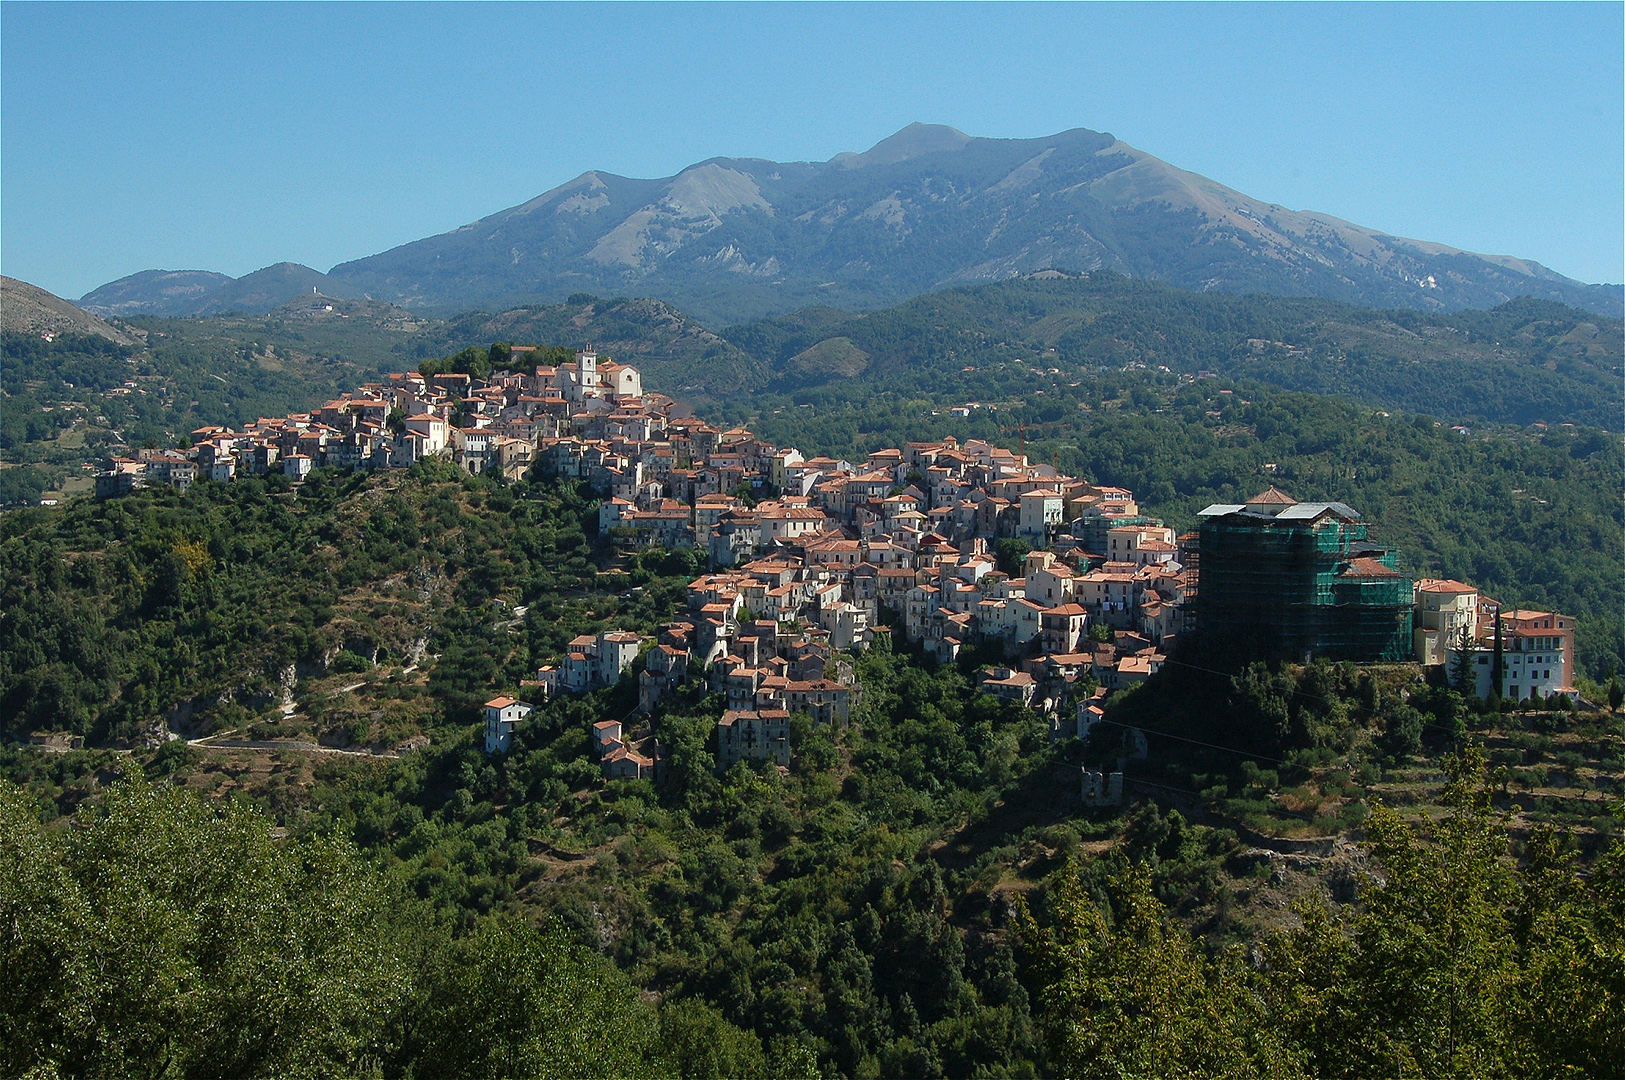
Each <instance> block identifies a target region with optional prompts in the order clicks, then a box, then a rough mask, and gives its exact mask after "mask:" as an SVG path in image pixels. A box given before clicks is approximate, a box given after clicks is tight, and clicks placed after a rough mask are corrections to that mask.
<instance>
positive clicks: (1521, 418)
mask: <svg viewBox="0 0 1625 1080" xmlns="http://www.w3.org/2000/svg"><path fill="white" fill-rule="evenodd" d="M723 335H724V336H725V337H726V338H727V339H728V340H729V341H732V342H733V343H735V344H736V345H738V346H739V347H740V348H741V349H743V350H744V351H745V352H746V353H748V354H750V355H752V356H755V357H756V358H757V359H758V360H759V361H760V362H761V363H762V364H763V365H764V366H765V367H766V368H767V369H768V370H769V371H771V372H772V378H771V381H770V383H769V385H770V386H771V387H772V388H773V389H776V390H782V391H793V390H795V389H798V388H802V387H811V386H817V385H820V384H824V383H833V382H836V381H839V380H842V379H852V378H856V377H859V376H861V377H863V378H865V379H869V380H883V381H889V382H892V383H896V384H899V385H898V388H899V389H905V386H904V385H903V384H907V383H908V382H909V381H910V380H913V381H914V382H915V384H916V385H918V386H922V387H923V386H924V385H926V384H928V383H935V384H936V385H938V386H941V385H943V383H944V382H945V381H946V380H952V379H957V378H958V377H959V375H960V373H961V371H962V369H964V368H965V367H966V366H967V365H969V366H977V365H986V364H988V363H990V362H1001V363H1009V362H1012V361H1017V360H1020V361H1024V362H1026V363H1029V364H1033V363H1036V364H1038V365H1040V366H1044V367H1053V366H1059V367H1062V368H1064V369H1066V370H1067V371H1069V372H1072V373H1073V374H1082V373H1087V372H1090V371H1099V370H1117V369H1122V368H1125V367H1133V366H1144V367H1147V368H1153V369H1154V368H1158V367H1166V368H1168V369H1169V370H1171V371H1174V372H1182V373H1188V374H1194V373H1196V372H1198V371H1208V372H1212V373H1214V374H1218V375H1222V376H1226V377H1230V378H1246V379H1256V380H1258V381H1260V382H1266V383H1269V384H1272V385H1275V386H1278V387H1281V388H1283V389H1288V390H1303V391H1309V392H1313V393H1320V394H1336V395H1340V396H1344V397H1349V398H1353V399H1355V400H1358V401H1363V402H1366V403H1368V404H1371V405H1376V406H1379V407H1386V408H1394V409H1403V410H1406V411H1409V412H1420V413H1428V414H1432V415H1435V416H1440V417H1448V418H1451V419H1469V420H1483V421H1491V422H1497V423H1518V424H1528V423H1534V422H1537V421H1543V422H1547V423H1561V422H1573V423H1585V424H1593V425H1596V426H1600V427H1607V428H1610V429H1614V430H1617V429H1618V428H1619V425H1620V423H1621V409H1622V405H1625V402H1622V399H1621V392H1620V386H1621V378H1622V371H1625V369H1622V363H1625V334H1622V323H1621V322H1620V320H1618V319H1605V318H1601V317H1598V316H1593V315H1589V314H1587V313H1585V312H1583V311H1578V310H1575V309H1572V308H1564V307H1562V306H1561V305H1557V304H1551V303H1546V302H1541V301H1530V300H1523V301H1516V302H1512V303H1508V304H1505V305H1502V306H1501V307H1498V308H1496V309H1494V310H1493V311H1488V312H1481V311H1459V312H1453V313H1440V314H1423V313H1420V312H1414V311H1406V310H1399V311H1395V310H1386V311H1385V310H1376V309H1371V308H1360V307H1355V306H1353V305H1350V304H1343V303H1338V302H1336V301H1329V300H1319V299H1311V298H1284V297H1274V296H1264V295H1251V296H1239V297H1238V296H1227V295H1222V294H1215V293H1192V292H1187V291H1185V290H1181V289H1175V288H1171V287H1169V286H1166V285H1161V284H1157V283H1154V282H1146V281H1137V280H1133V279H1129V278H1125V277H1122V276H1120V275H1117V274H1112V273H1095V274H1090V275H1065V274H1060V273H1056V272H1041V273H1038V274H1033V275H1027V276H1025V277H1023V278H1020V279H1017V280H1015V281H1009V282H1001V283H998V284H995V285H983V286H977V287H972V288H962V289H953V290H948V291H945V292H941V293H934V294H931V295H929V296H923V297H918V298H916V299H913V300H909V301H906V302H904V303H903V304H900V305H898V306H896V307H893V308H887V309H884V310H881V311H876V312H872V313H869V314H863V315H849V314H845V313H842V312H839V311H835V310H832V309H829V308H822V307H821V308H813V309H808V310H805V311H799V312H794V313H792V314H789V315H786V316H782V317H779V318H776V319H767V320H761V321H758V322H755V323H749V324H746V325H742V326H734V327H729V328H728V329H727V330H725V331H723ZM837 356H839V357H840V361H839V362H835V361H834V359H833V358H835V357H837ZM860 357H861V359H860Z"/></svg>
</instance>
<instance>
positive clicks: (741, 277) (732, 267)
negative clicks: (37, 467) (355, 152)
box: [82, 124, 1625, 325]
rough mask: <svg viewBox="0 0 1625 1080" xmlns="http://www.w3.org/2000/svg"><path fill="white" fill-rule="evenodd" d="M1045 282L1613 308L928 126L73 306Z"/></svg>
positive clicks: (1384, 238) (1109, 149) (1298, 215)
mask: <svg viewBox="0 0 1625 1080" xmlns="http://www.w3.org/2000/svg"><path fill="white" fill-rule="evenodd" d="M1046 269H1060V270H1066V271H1090V270H1096V269H1107V270H1112V271H1115V272H1118V273H1121V274H1125V275H1127V276H1130V277H1135V278H1143V279H1149V280H1155V281H1161V282H1165V283H1168V284H1172V285H1177V286H1180V287H1182V288H1186V289H1193V290H1196V291H1201V292H1224V293H1251V292H1266V293H1273V294H1277V295H1283V296H1318V297H1323V298H1327V299H1334V300H1341V301H1345V302H1348V303H1354V304H1362V305H1366V306H1372V307H1383V308H1411V309H1416V310H1421V311H1450V310H1456V309H1460V308H1490V307H1494V306H1495V305H1497V304H1501V303H1504V302H1506V301H1508V300H1511V299H1515V298H1517V297H1520V296H1533V297H1536V298H1539V299H1545V300H1553V301H1557V302H1559V303H1564V304H1568V305H1572V306H1575V307H1580V308H1584V309H1586V310H1590V311H1594V312H1597V313H1599V314H1603V315H1609V316H1616V317H1617V316H1619V315H1621V314H1625V301H1622V294H1621V290H1620V287H1618V286H1604V285H1587V284H1584V283H1581V282H1577V281H1574V280H1572V279H1569V278H1566V277H1563V276H1562V275H1561V274H1557V273H1555V272H1553V271H1551V270H1549V269H1547V268H1546V267H1544V266H1541V265H1540V264H1539V263H1535V262H1530V261H1527V260H1523V259H1517V258H1512V257H1508V256H1500V255H1478V254H1474V253H1471V252H1466V251H1461V250H1459V249H1456V248H1452V247H1448V246H1445V245H1443V244H1438V243H1432V242H1427V241H1420V240H1410V239H1405V238H1403V237H1396V236H1392V235H1389V234H1386V233H1383V232H1381V231H1379V230H1375V229H1371V228H1366V227H1363V226H1359V225H1354V224H1351V223H1349V222H1346V221H1342V220H1340V219H1338V218H1335V217H1331V216H1328V215H1325V214H1320V213H1313V212H1307V211H1294V210H1288V209H1287V208H1285V207H1282V206H1277V205H1273V204H1269V203H1264V202H1260V201H1259V200H1257V199H1253V198H1251V197H1249V196H1247V195H1244V194H1242V193H1241V192H1238V191H1235V190H1234V189H1232V188H1228V187H1225V186H1224V185H1222V184H1219V183H1217V182H1215V181H1213V180H1210V179H1207V178H1206V177H1202V176H1198V175H1196V174H1194V173H1190V172H1185V171H1184V170H1181V169H1178V168H1176V167H1175V166H1173V165H1170V164H1168V163H1167V162H1164V161H1161V160H1160V159H1158V158H1156V157H1153V156H1152V155H1150V154H1147V153H1144V152H1143V151H1140V150H1137V149H1135V148H1134V147H1132V146H1129V145H1128V144H1126V143H1123V142H1121V141H1119V140H1117V139H1116V138H1114V137H1113V136H1111V135H1109V134H1105V133H1101V132H1095V131H1088V130H1086V129H1082V128H1079V129H1075V130H1072V131H1066V132H1061V133H1060V134H1057V135H1051V136H1048V137H1045V138H1039V139H985V138H974V137H972V136H969V135H966V134H964V133H962V132H959V131H956V130H954V129H953V128H949V127H942V126H933V125H925V124H912V125H910V126H909V127H906V128H904V129H903V130H902V131H899V132H898V133H897V134H895V135H893V136H891V137H890V138H887V139H885V140H883V141H882V142H880V143H878V144H876V145H875V146H874V147H873V148H872V149H870V150H869V151H867V152H866V153H862V154H840V155H837V156H836V157H834V158H832V159H830V160H829V161H825V162H773V161H766V160H762V159H754V158H712V159H710V160H707V161H703V162H700V163H699V164H696V165H693V166H690V167H689V168H687V169H684V170H683V171H682V172H680V173H678V174H677V175H675V176H671V177H665V178H662V179H655V180H637V179H629V178H627V177H622V176H616V175H613V174H611V173H605V172H600V171H592V172H586V173H583V174H582V175H580V176H579V177H577V178H576V179H575V180H572V181H570V182H569V183H567V184H564V185H562V186H560V187H558V188H555V189H553V190H552V191H549V192H546V193H544V194H542V195H539V196H537V197H536V198H534V199H531V200H530V201H528V202H525V203H523V204H521V205H519V206H515V207H511V208H509V209H507V210H503V211H500V212H498V213H495V214H492V215H490V216H489V217H485V218H482V219H480V220H479V221H476V222H472V223H470V224H468V225H464V226H462V227H461V228H459V229H456V230H454V231H452V232H449V233H444V234H441V235H439V236H432V237H428V238H425V239H422V240H417V241H414V242H412V243H408V244H404V245H402V246H400V247H397V248H393V249H391V250H389V251H385V252H382V253H380V254H377V255H373V256H370V257H368V258H364V259H358V260H355V261H353V262H347V263H342V264H340V265H338V266H335V267H333V269H332V270H331V271H329V273H328V274H327V275H321V274H320V273H318V272H317V271H315V270H312V269H310V268H309V267H302V266H297V265H296V264H286V263H285V264H279V265H278V266H276V267H268V268H266V269H265V270H261V271H256V272H255V273H254V274H250V275H248V276H247V277H245V278H243V279H240V280H238V281H236V282H224V281H217V280H215V278H217V277H220V276H221V275H208V276H207V280H205V279H204V277H202V276H198V275H203V272H201V271H187V272H181V273H179V274H172V273H166V272H160V271H146V272H144V273H142V274H137V275H132V276H131V277H129V278H124V279H121V280H120V281H118V282H113V283H111V284H109V285H106V286H103V287H102V288H100V289H97V290H95V291H94V292H92V293H90V294H88V295H87V296H86V297H85V298H84V299H83V301H82V302H83V304H84V305H85V306H86V307H87V308H88V309H89V310H92V311H97V312H101V313H106V314H135V313H138V312H145V313H151V314H198V313H203V312H206V311H224V310H242V311H259V310H268V308H269V307H274V306H276V304H275V303H272V302H271V301H272V300H273V299H276V298H278V297H280V299H276V303H280V302H282V301H285V300H287V299H290V298H291V297H292V296H293V295H295V294H296V293H297V291H300V290H299V289H298V288H297V286H298V285H300V284H303V286H304V289H303V291H309V289H310V288H311V287H312V286H314V287H317V288H319V289H320V291H321V292H322V293H323V294H325V295H330V296H361V295H365V296H369V297H372V298H374V299H378V300H385V301H388V302H390V303H394V304H399V305H402V306H406V307H414V308H420V309H427V310H434V311H439V312H450V311H455V310H467V309H469V308H474V307H480V308H486V309H490V310H497V309H501V308H504V307H513V306H515V305H517V304H520V303H526V302H531V303H534V302H537V301H546V302H552V303H557V302H559V301H562V300H565V299H566V298H567V297H568V296H569V295H570V294H573V293H581V292H587V293H595V294H599V295H612V296H637V297H650V298H658V299H663V300H666V301H668V302H671V303H673V304H676V305H677V306H678V307H680V308H682V309H683V310H685V311H688V312H690V313H691V314H693V315H694V316H695V317H696V318H699V319H701V320H703V321H706V322H708V323H712V324H716V325H721V324H724V323H737V322H744V321H747V320H749V319H753V318H759V317H763V316H769V315H777V314H783V313H785V312H789V311H793V310H796V309H799V308H804V307H808V306H831V307H837V308H844V309H849V310H867V309H874V308H877V307H882V306H885V305H887V304H892V303H896V302H898V301H901V300H904V299H907V298H908V297H911V296H916V295H920V294H923V293H927V292H931V291H933V290H939V289H942V288H945V287H950V286H953V285H959V284H972V283H977V282H987V281H997V280H1002V279H1006V278H1011V277H1016V276H1019V275H1023V274H1030V273H1033V272H1035V271H1041V270H1046ZM250 279H256V280H254V281H252V282H251V281H250ZM211 282H212V285H211V284H210V283H211ZM244 283H250V284H248V285H245V284H244ZM290 289H292V290H293V291H289V290H290ZM183 290H191V291H186V292H184V295H183ZM232 290H237V291H232ZM118 305H123V306H122V308H121V307H119V306H118ZM142 305H150V306H145V307H143V306H142Z"/></svg>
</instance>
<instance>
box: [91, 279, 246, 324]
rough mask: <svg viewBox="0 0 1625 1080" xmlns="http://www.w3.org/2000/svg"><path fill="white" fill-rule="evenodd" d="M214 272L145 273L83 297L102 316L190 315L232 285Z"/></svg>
mask: <svg viewBox="0 0 1625 1080" xmlns="http://www.w3.org/2000/svg"><path fill="white" fill-rule="evenodd" d="M231 281H232V278H231V276H230V275H228V274H217V273H215V272H214V271H213V270H142V271H140V272H139V273H135V274H130V275H128V276H127V277H121V278H119V279H118V280H117V281H109V282H108V283H107V284H105V285H101V286H98V287H97V288H94V289H92V290H91V291H90V292H88V293H86V294H85V295H83V296H81V297H80V298H79V304H80V305H81V306H82V307H84V308H85V310H87V311H94V312H96V313H97V314H99V315H109V316H112V315H190V314H192V312H193V311H195V310H196V309H197V307H198V305H200V304H201V303H202V302H203V300H204V298H205V297H206V296H208V294H209V293H211V292H213V291H214V290H216V289H218V288H220V287H221V286H222V285H228V284H230V283H231Z"/></svg>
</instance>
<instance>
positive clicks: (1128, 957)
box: [1017, 865, 1298, 1078]
mask: <svg viewBox="0 0 1625 1080" xmlns="http://www.w3.org/2000/svg"><path fill="white" fill-rule="evenodd" d="M1107 895H1108V905H1107V908H1106V909H1105V910H1103V909H1102V908H1101V907H1098V906H1096V904H1095V902H1094V900H1093V899H1092V898H1091V897H1090V896H1089V895H1088V893H1086V892H1085V891H1084V889H1083V887H1082V883H1081V881H1080V880H1079V878H1078V874H1077V872H1076V870H1072V869H1068V870H1066V871H1063V872H1062V873H1061V874H1060V875H1059V880H1058V881H1055V882H1054V884H1053V887H1052V889H1051V891H1050V893H1049V901H1048V908H1049V914H1050V919H1049V920H1048V921H1047V922H1046V923H1044V924H1040V923H1039V922H1038V921H1037V920H1036V919H1035V918H1034V917H1033V916H1032V914H1031V913H1030V912H1029V911H1028V910H1027V908H1026V905H1025V903H1024V902H1021V903H1019V906H1018V909H1017V929H1018V933H1019V934H1020V937H1021V941H1022V945H1023V948H1024V949H1025V951H1026V954H1027V957H1028V963H1029V971H1030V979H1031V982H1032V983H1033V984H1034V987H1035V989H1034V992H1033V1001H1034V1006H1035V1011H1036V1012H1037V1014H1038V1028H1039V1031H1040V1033H1041V1034H1042V1036H1043V1040H1044V1047H1045V1051H1046V1055H1047V1059H1048V1065H1049V1068H1050V1070H1051V1071H1053V1072H1054V1073H1055V1074H1056V1075H1060V1076H1079V1077H1113V1078H1116V1077H1123V1076H1147V1077H1150V1076H1156V1077H1198V1076H1202V1077H1209V1076H1241V1075H1256V1076H1293V1075H1298V1070H1297V1068H1296V1067H1295V1065H1294V1063H1293V1061H1292V1058H1291V1056H1290V1055H1289V1054H1288V1053H1287V1052H1286V1051H1285V1048H1284V1047H1283V1046H1282V1045H1281V1044H1280V1043H1279V1042H1278V1040H1277V1039H1276V1038H1275V1036H1274V1035H1273V1034H1272V1033H1271V1032H1270V1030H1269V1029H1268V1027H1267V1026H1266V1025H1265V1024H1264V1023H1263V1022H1262V1020H1263V1017H1262V1016H1261V1015H1260V1013H1259V1011H1258V1009H1257V1006H1256V1004H1255V1001H1254V998H1253V996H1252V995H1251V994H1249V993H1248V992H1247V988H1246V987H1245V986H1244V984H1243V982H1242V979H1241V972H1240V968H1239V966H1238V965H1237V964H1236V962H1235V958H1233V957H1221V958H1220V959H1219V960H1218V961H1210V960H1208V959H1207V958H1206V957H1204V956H1203V954H1202V952H1201V950H1200V949H1199V947H1198V946H1197V944H1196V942H1195V941H1193V940H1192V938H1191V936H1190V934H1189V933H1188V932H1187V931H1185V930H1184V929H1183V928H1182V927H1180V926H1178V925H1177V924H1174V923H1171V922H1170V921H1169V920H1168V917H1167V912H1166V911H1165V910H1164V908H1163V906H1162V904H1161V903H1160V902H1159V901H1158V900H1157V898H1156V897H1155V896H1154V895H1152V892H1151V874H1150V872H1149V871H1148V870H1147V869H1145V868H1144V867H1143V866H1135V865H1125V866H1123V867H1122V868H1120V869H1119V870H1118V872H1117V873H1115V874H1114V875H1113V876H1112V877H1111V879H1110V881H1109V883H1108V885H1107ZM1108 915H1109V916H1110V918H1108Z"/></svg>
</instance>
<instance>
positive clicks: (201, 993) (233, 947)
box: [0, 779, 408, 1076]
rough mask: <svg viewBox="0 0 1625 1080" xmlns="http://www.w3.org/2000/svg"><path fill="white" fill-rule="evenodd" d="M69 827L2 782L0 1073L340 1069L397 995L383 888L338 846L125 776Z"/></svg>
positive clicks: (356, 1061)
mask: <svg viewBox="0 0 1625 1080" xmlns="http://www.w3.org/2000/svg"><path fill="white" fill-rule="evenodd" d="M78 824H79V827H78V828H75V829H72V830H60V831H59V830H52V831H49V832H47V831H46V830H44V829H42V828H41V827H40V823H39V818H38V813H37V810H36V808H35V807H34V806H33V804H32V801H31V800H30V798H29V797H28V795H27V794H26V793H24V792H23V791H21V790H20V789H18V788H16V787H15V786H13V785H11V784H10V783H8V782H6V781H0V966H3V967H4V969H5V971H6V973H7V975H6V978H5V979H3V980H0V1071H3V1072H4V1073H6V1074H7V1075H13V1076H15V1075H21V1074H23V1073H26V1072H28V1071H29V1070H31V1069H34V1068H44V1069H56V1070H59V1071H61V1072H64V1073H70V1074H73V1075H144V1076H159V1075H163V1074H165V1073H166V1072H167V1071H171V1070H173V1071H174V1072H175V1073H177V1074H180V1075H196V1074H208V1075H232V1076H287V1075H309V1074H316V1073H345V1074H349V1073H353V1072H355V1071H357V1070H358V1069H359V1068H360V1067H361V1065H362V1062H363V1060H364V1059H366V1058H368V1057H369V1056H371V1055H373V1054H375V1053H376V1052H377V1050H378V1045H377V1039H378V1037H379V1035H380V1033H381V1032H382V1030H383V1027H384V1022H385V1019H386V1017H387V1016H388V1014H389V1012H390V1011H391V1010H392V1008H393V1007H394V1004H395V1003H396V1002H397V1001H399V1000H401V998H402V997H403V996H404V993H405V990H406V987H407V985H408V977H407V972H406V970H405V968H404V966H403V964H402V963H401V961H400V959H399V957H398V956H397V955H396V954H395V953H394V951H393V948H392V946H391V944H390V942H391V941H392V940H393V939H394V936H395V935H394V934H393V932H392V928H391V927H390V926H389V925H388V923H387V919H386V912H387V911H388V909H389V903H388V901H387V899H386V896H387V889H386V888H385V886H384V884H383V882H382V881H381V880H380V879H379V878H378V877H377V876H376V875H375V874H374V873H373V871H372V870H371V869H370V868H368V867H367V865H366V864H365V863H363V862H362V861H361V859H360V858H359V857H358V856H357V854H356V852H355V851H354V849H353V848H352V847H350V846H349V845H348V844H346V843H342V842H339V841H332V840H326V839H321V838H313V839H309V840H301V841H294V842H291V843H289V844H287V845H279V844H277V843H276V842H275V841H273V840H272V838H271V828H270V822H269V821H267V820H266V819H265V817H264V816H263V815H261V814H260V813H259V812H258V811H255V810H253V809H250V808H249V807H247V806H245V805H243V804H239V803H230V804H224V805H213V806H211V805H205V804H204V803H203V801H202V800H201V799H199V798H198V797H197V796H195V795H193V794H191V793H189V792H186V791H185V790H183V789H178V788H173V787H169V786H157V785H151V784H148V783H146V782H145V781H142V780H139V779H137V780H125V781H122V782H120V783H118V784H116V785H114V786H113V788H111V789H110V790H109V792H108V794H107V799H106V804H105V807H104V808H103V809H101V810H100V811H96V810H92V809H90V808H86V809H84V810H81V812H80V815H79V817H78Z"/></svg>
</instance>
